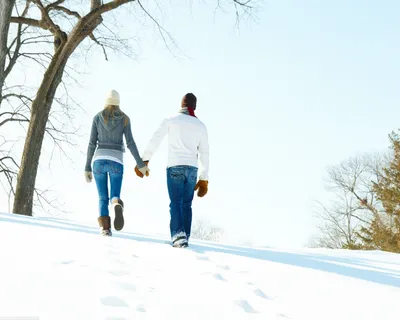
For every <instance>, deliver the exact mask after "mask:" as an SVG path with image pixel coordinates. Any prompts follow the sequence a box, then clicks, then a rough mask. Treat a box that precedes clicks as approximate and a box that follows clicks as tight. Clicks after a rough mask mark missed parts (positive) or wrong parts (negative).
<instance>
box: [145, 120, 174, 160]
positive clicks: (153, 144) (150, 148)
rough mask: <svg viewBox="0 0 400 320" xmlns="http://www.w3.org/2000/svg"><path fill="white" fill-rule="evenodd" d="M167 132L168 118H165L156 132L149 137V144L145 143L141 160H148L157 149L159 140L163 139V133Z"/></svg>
mask: <svg viewBox="0 0 400 320" xmlns="http://www.w3.org/2000/svg"><path fill="white" fill-rule="evenodd" d="M167 133H168V120H167V119H165V120H164V121H163V122H162V123H161V124H160V126H159V127H158V129H157V130H156V132H155V133H154V134H153V137H152V138H151V139H150V142H149V144H148V145H147V148H146V150H145V151H144V153H143V157H142V158H143V161H150V160H151V158H152V157H153V155H154V153H155V152H156V151H157V149H158V147H159V146H160V144H161V142H162V141H163V139H164V137H165V135H166V134H167Z"/></svg>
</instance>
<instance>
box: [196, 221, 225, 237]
mask: <svg viewBox="0 0 400 320" xmlns="http://www.w3.org/2000/svg"><path fill="white" fill-rule="evenodd" d="M222 234H223V230H222V229H221V228H219V227H215V226H212V225H211V224H210V223H209V222H208V221H207V220H205V219H198V220H196V221H195V222H194V223H193V227H192V230H191V237H192V238H193V239H198V240H208V241H213V242H218V241H219V240H220V237H221V236H222Z"/></svg>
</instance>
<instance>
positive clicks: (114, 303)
mask: <svg viewBox="0 0 400 320" xmlns="http://www.w3.org/2000/svg"><path fill="white" fill-rule="evenodd" d="M100 302H101V303H102V304H103V305H105V306H109V307H129V306H128V304H127V303H126V302H125V301H124V300H122V299H120V298H118V297H113V296H108V297H103V298H101V299H100Z"/></svg>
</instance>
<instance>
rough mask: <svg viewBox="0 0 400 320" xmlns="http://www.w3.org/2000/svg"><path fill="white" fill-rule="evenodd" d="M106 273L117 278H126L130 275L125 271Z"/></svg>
mask: <svg viewBox="0 0 400 320" xmlns="http://www.w3.org/2000/svg"><path fill="white" fill-rule="evenodd" d="M108 273H111V274H112V275H114V276H118V277H121V276H128V275H129V274H130V272H129V271H125V270H111V271H108Z"/></svg>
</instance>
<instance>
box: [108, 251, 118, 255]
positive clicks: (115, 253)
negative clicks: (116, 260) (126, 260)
mask: <svg viewBox="0 0 400 320" xmlns="http://www.w3.org/2000/svg"><path fill="white" fill-rule="evenodd" d="M107 253H108V254H109V255H112V256H117V255H118V254H119V253H118V251H115V250H108V252H107Z"/></svg>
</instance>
